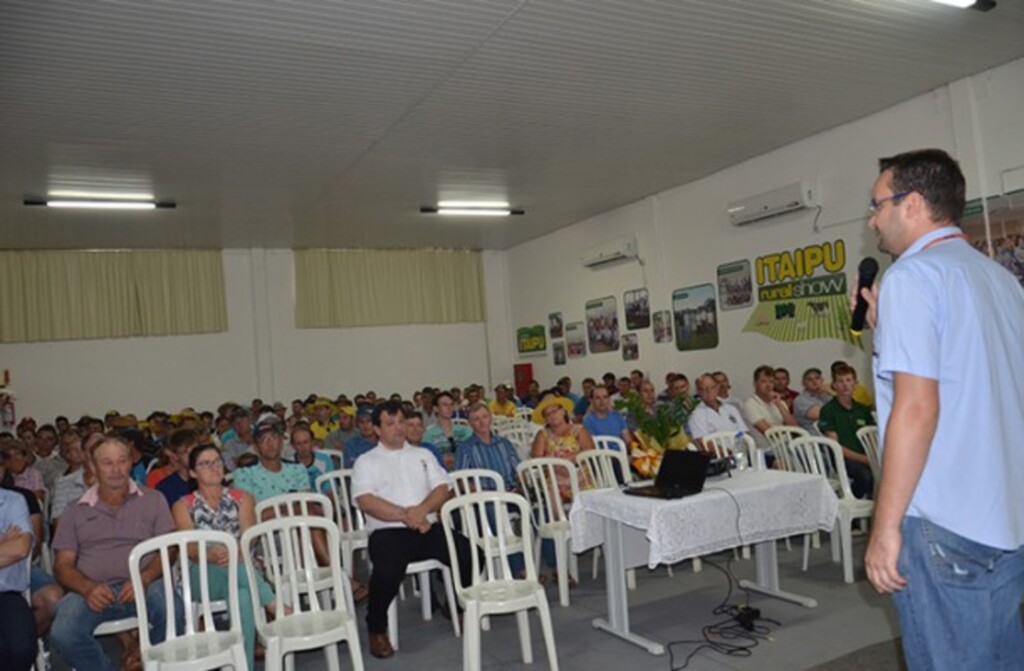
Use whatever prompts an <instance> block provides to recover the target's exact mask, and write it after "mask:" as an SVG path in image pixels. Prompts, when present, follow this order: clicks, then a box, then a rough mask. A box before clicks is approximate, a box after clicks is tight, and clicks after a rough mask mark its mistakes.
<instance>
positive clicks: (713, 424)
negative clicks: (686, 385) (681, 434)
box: [690, 401, 747, 438]
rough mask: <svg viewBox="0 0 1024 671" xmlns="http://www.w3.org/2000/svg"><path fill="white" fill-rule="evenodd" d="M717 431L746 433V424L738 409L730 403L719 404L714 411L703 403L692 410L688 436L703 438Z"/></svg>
mask: <svg viewBox="0 0 1024 671" xmlns="http://www.w3.org/2000/svg"><path fill="white" fill-rule="evenodd" d="M719 431H731V432H732V433H739V432H740V431H747V423H746V422H744V421H743V417H741V416H740V411H739V408H737V407H736V406H735V405H732V404H730V403H721V402H720V403H719V404H718V410H714V409H713V408H711V406H709V405H708V404H707V403H705V402H704V401H701V402H700V405H698V406H697V407H696V408H694V409H693V414H692V415H690V434H691V436H692V437H693V438H703V437H704V436H710V435H711V434H712V433H718V432H719Z"/></svg>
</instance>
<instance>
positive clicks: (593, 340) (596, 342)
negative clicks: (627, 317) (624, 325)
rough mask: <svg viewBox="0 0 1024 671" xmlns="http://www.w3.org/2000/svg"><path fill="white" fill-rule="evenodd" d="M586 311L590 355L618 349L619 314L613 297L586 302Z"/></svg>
mask: <svg viewBox="0 0 1024 671" xmlns="http://www.w3.org/2000/svg"><path fill="white" fill-rule="evenodd" d="M586 310H587V311H586V315H587V339H588V340H589V342H590V353H591V354H600V353H601V352H614V351H615V350H617V349H619V313H618V308H617V306H616V304H615V296H605V297H604V298H595V299H594V300H592V301H587V307H586Z"/></svg>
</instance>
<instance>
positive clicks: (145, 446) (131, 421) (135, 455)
mask: <svg viewBox="0 0 1024 671" xmlns="http://www.w3.org/2000/svg"><path fill="white" fill-rule="evenodd" d="M114 424H115V425H116V426H118V427H119V428H118V429H117V435H118V436H119V437H120V438H121V440H122V441H124V443H125V444H126V445H127V446H128V448H129V449H130V450H131V456H132V470H131V476H132V480H134V481H135V484H137V485H139V486H140V487H143V486H145V484H146V475H147V471H148V470H149V463H150V462H151V461H152V460H153V456H152V454H153V451H154V446H153V444H152V443H151V442H150V441H149V438H148V437H147V436H146V434H145V433H143V432H142V431H140V430H139V429H137V428H135V424H136V422H135V416H134V415H122V416H121V417H119V418H117V419H116V420H114Z"/></svg>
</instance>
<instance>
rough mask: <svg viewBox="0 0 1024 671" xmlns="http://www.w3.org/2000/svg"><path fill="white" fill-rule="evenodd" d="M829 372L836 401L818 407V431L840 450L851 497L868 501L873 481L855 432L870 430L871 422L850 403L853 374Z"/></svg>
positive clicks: (861, 409)
mask: <svg viewBox="0 0 1024 671" xmlns="http://www.w3.org/2000/svg"><path fill="white" fill-rule="evenodd" d="M833 370H834V371H835V377H833V378H832V387H833V388H834V389H835V390H836V397H835V398H834V399H832V400H831V401H829V402H828V403H826V404H825V405H824V407H822V409H821V416H820V417H819V418H818V427H819V428H820V429H821V432H822V433H824V434H825V436H826V437H828V438H831V439H832V440H835V441H837V442H838V443H839V444H840V445H842V446H843V459H844V461H846V474H847V475H848V476H849V477H850V489H851V490H852V491H853V495H854V496H856V497H857V498H858V499H863V498H870V497H871V496H872V494H873V492H874V489H875V481H874V477H873V476H872V474H871V466H870V463H869V462H868V457H867V455H866V454H864V447H863V446H862V445H861V444H860V440H858V439H857V430H858V429H862V428H864V427H865V426H874V424H875V420H874V417H872V416H871V410H869V409H868V407H867V406H866V405H861V404H860V403H858V402H857V401H855V400H853V390H854V388H855V387H856V386H857V372H856V371H854V370H853V368H850V367H849V366H837V367H835V368H834V369H833Z"/></svg>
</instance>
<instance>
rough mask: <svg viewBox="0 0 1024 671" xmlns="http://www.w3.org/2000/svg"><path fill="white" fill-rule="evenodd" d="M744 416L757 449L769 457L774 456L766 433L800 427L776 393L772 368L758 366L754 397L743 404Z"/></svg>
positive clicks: (755, 375)
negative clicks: (780, 428) (784, 426)
mask: <svg viewBox="0 0 1024 671" xmlns="http://www.w3.org/2000/svg"><path fill="white" fill-rule="evenodd" d="M743 416H744V417H745V418H746V420H747V426H749V427H750V429H751V431H750V435H751V437H752V438H753V439H754V442H755V443H757V447H758V448H759V449H761V450H764V451H765V454H766V455H768V456H772V451H771V445H769V443H768V439H767V438H765V436H764V432H765V431H767V430H768V429H769V428H771V427H773V426H783V425H786V426H799V424H798V423H797V421H796V417H794V416H793V413H792V412H790V411H789V406H788V405H786V402H785V401H784V400H783V399H782V397H781V396H780V395H779V393H778V392H777V391H775V371H774V370H772V367H771V366H758V367H757V369H756V370H755V371H754V395H753V396H751V397H750V398H748V399H747V400H746V402H745V403H744V404H743Z"/></svg>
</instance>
